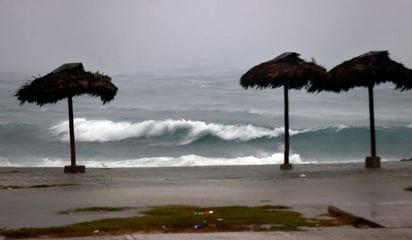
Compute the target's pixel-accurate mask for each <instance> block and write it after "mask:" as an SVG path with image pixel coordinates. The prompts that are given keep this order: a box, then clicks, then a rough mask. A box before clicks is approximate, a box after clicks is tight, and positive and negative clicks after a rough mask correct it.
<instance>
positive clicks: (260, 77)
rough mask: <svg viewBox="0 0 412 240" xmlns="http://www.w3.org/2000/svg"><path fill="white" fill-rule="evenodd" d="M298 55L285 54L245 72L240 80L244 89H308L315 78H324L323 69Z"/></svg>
mask: <svg viewBox="0 0 412 240" xmlns="http://www.w3.org/2000/svg"><path fill="white" fill-rule="evenodd" d="M299 55H300V54H298V53H295V52H285V53H283V54H281V55H279V56H278V57H276V58H275V59H273V60H270V61H267V62H264V63H261V64H259V65H256V66H254V67H253V68H251V69H250V70H249V71H247V72H246V73H245V74H244V75H243V76H242V77H241V79H240V85H242V86H243V87H244V88H248V87H256V88H277V87H281V86H285V85H287V86H288V87H289V88H292V89H297V90H299V89H301V88H303V87H308V86H309V85H310V83H311V81H313V80H315V79H317V78H326V77H327V72H326V70H325V68H323V67H322V66H319V65H317V64H316V63H315V62H306V61H304V60H302V59H301V58H299Z"/></svg>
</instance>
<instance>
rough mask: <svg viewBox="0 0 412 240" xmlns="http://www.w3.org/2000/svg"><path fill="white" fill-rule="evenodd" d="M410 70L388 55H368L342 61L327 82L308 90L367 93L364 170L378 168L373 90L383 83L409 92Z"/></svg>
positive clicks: (411, 86)
mask: <svg viewBox="0 0 412 240" xmlns="http://www.w3.org/2000/svg"><path fill="white" fill-rule="evenodd" d="M411 72H412V70H410V69H408V68H405V67H404V66H403V65H402V64H400V63H397V62H395V61H393V60H391V59H390V58H389V52H388V51H370V52H367V53H365V54H362V55H360V56H358V57H355V58H352V59H350V60H348V61H345V62H343V63H341V64H339V65H337V66H335V67H334V68H332V69H331V70H330V71H329V77H330V79H329V80H328V81H327V82H324V83H320V84H319V82H318V83H315V84H314V85H313V86H312V89H311V90H315V91H316V90H317V91H321V90H331V91H335V92H340V91H348V90H349V89H352V88H355V87H367V88H368V92H369V119H370V138H371V156H369V157H366V160H365V166H366V167H369V168H379V167H380V157H379V156H377V155H376V137H375V116H374V97H373V88H374V86H375V85H377V84H380V83H385V82H393V83H394V84H395V86H396V88H397V89H401V90H408V89H411V88H412V74H411Z"/></svg>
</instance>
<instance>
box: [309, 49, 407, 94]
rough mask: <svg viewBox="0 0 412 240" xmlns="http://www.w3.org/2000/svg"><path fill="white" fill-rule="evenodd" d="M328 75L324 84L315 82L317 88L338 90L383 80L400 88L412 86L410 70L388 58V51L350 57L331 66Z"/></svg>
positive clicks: (375, 83)
mask: <svg viewBox="0 0 412 240" xmlns="http://www.w3.org/2000/svg"><path fill="white" fill-rule="evenodd" d="M329 76H330V80H329V81H328V82H327V83H326V84H320V85H317V86H316V84H315V86H316V88H317V90H319V91H320V90H332V91H336V92H340V91H348V90H349V89H351V88H355V87H373V86H375V85H377V84H380V83H385V82H393V83H394V84H395V86H396V88H397V89H401V90H409V89H411V88H412V70H410V69H408V68H406V67H404V65H402V64H401V63H398V62H395V61H393V60H392V59H390V58H389V52H388V51H370V52H367V53H365V54H362V55H360V56H358V57H355V58H352V59H350V60H348V61H345V62H343V63H341V64H339V65H337V66H335V67H334V68H332V69H331V70H330V71H329ZM322 85H323V86H322ZM322 88H323V89H322Z"/></svg>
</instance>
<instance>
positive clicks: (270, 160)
mask: <svg viewBox="0 0 412 240" xmlns="http://www.w3.org/2000/svg"><path fill="white" fill-rule="evenodd" d="M290 162H291V163H294V164H304V163H312V162H305V161H302V159H301V157H300V155H299V154H292V155H291V156H290ZM68 163H69V162H68V160H67V161H63V160H62V159H60V158H57V159H49V158H45V159H42V160H41V161H40V162H38V163H36V164H35V166H36V167H62V166H64V165H67V164H68ZM281 163H283V153H275V154H273V155H267V156H262V157H256V156H245V157H237V158H208V157H203V156H198V155H185V156H180V157H148V158H138V159H127V160H115V161H104V162H102V161H100V160H93V159H89V160H86V161H79V162H78V164H81V165H86V167H92V168H93V167H95V168H105V167H108V168H128V167H188V166H234V165H268V164H281Z"/></svg>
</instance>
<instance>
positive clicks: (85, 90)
mask: <svg viewBox="0 0 412 240" xmlns="http://www.w3.org/2000/svg"><path fill="white" fill-rule="evenodd" d="M116 92H117V87H116V86H115V85H114V84H113V83H112V82H111V78H110V77H109V76H106V75H103V74H101V73H98V72H96V73H92V72H86V71H84V68H83V64H81V63H68V64H63V65H62V66H60V67H58V68H57V69H55V70H54V71H52V72H50V73H49V74H47V75H45V76H43V77H39V78H36V79H34V80H33V81H30V82H28V83H26V84H24V85H23V86H22V87H21V88H20V89H18V90H17V92H16V95H15V96H16V97H17V99H18V100H19V101H20V104H23V103H25V102H29V103H36V104H38V105H40V106H41V105H43V104H47V103H56V102H57V101H59V100H62V99H64V98H68V97H73V96H78V95H82V94H89V95H92V96H95V97H100V98H101V100H102V102H103V104H104V103H106V102H108V101H111V100H112V99H113V98H114V96H115V95H116Z"/></svg>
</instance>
